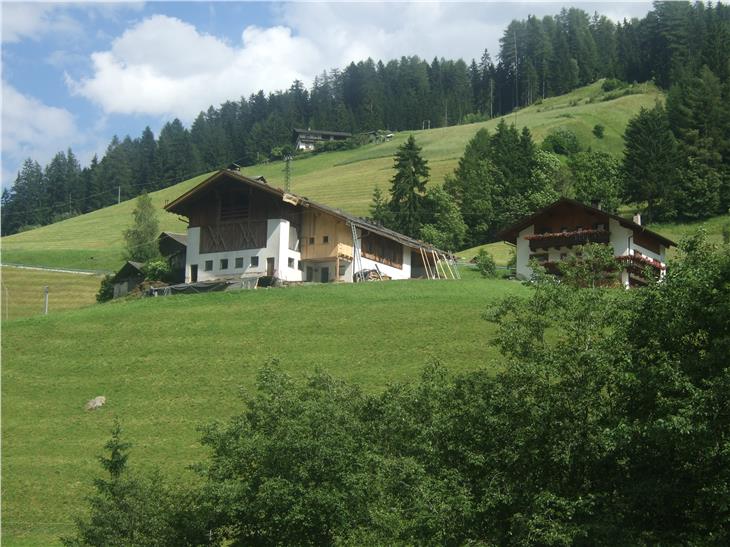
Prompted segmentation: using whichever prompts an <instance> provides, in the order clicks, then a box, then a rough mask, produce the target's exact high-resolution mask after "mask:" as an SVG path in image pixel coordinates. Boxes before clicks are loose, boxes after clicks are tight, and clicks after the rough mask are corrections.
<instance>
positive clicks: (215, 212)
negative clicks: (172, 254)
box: [165, 169, 455, 283]
mask: <svg viewBox="0 0 730 547" xmlns="http://www.w3.org/2000/svg"><path fill="white" fill-rule="evenodd" d="M165 209H166V210H167V211H168V212H170V213H173V214H176V215H179V216H183V217H186V218H187V219H188V233H187V252H186V271H185V281H186V282H188V283H190V282H196V281H209V280H220V279H240V278H244V277H273V278H277V279H280V280H283V281H290V282H297V281H310V282H323V283H326V282H330V281H346V282H352V281H355V280H358V279H360V278H362V277H363V276H364V275H366V274H365V273H367V275H370V274H373V275H376V276H378V277H381V278H390V279H409V278H412V277H431V278H441V277H449V276H450V277H453V276H454V275H455V274H454V272H453V270H452V269H451V265H450V263H449V260H447V257H446V256H445V254H444V253H443V252H441V251H439V250H438V249H436V248H434V247H433V246H432V245H429V244H427V243H424V242H422V241H418V240H415V239H412V238H410V237H407V236H405V235H403V234H399V233H397V232H394V231H392V230H388V229H387V228H383V227H382V226H379V225H376V224H373V223H372V222H369V221H367V220H365V219H363V218H360V217H357V216H353V215H350V214H347V213H345V212H343V211H341V210H339V209H333V208H331V207H328V206H326V205H322V204H319V203H315V202H313V201H310V200H308V199H307V198H304V197H301V196H297V195H295V194H291V193H288V192H285V191H284V190H282V189H280V188H275V187H272V186H270V185H269V184H266V183H265V182H263V181H261V180H256V179H252V178H249V177H246V176H244V175H242V174H241V173H239V172H237V171H233V170H227V169H225V170H221V171H218V172H216V173H214V174H213V175H211V176H210V177H208V178H207V179H206V180H204V181H203V182H201V183H200V184H198V185H197V186H196V187H194V188H192V189H191V190H189V191H188V192H186V193H185V194H183V195H181V196H180V197H178V198H177V199H175V200H174V201H173V202H171V203H169V204H167V205H166V206H165ZM364 272H365V273H364ZM373 272H374V273H373Z"/></svg>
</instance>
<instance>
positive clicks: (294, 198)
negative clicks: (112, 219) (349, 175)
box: [165, 169, 442, 252]
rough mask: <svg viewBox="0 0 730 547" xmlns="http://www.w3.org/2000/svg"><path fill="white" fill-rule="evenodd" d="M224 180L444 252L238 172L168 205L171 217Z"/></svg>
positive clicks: (218, 174) (403, 241) (215, 178)
mask: <svg viewBox="0 0 730 547" xmlns="http://www.w3.org/2000/svg"><path fill="white" fill-rule="evenodd" d="M222 179H228V180H234V181H236V182H240V183H241V184H244V185H247V186H252V187H254V188H257V189H259V190H262V191H264V192H268V193H270V194H273V195H275V196H278V197H279V198H281V200H282V201H284V202H286V203H289V204H291V205H294V206H298V207H308V208H312V209H316V210H318V211H322V212H323V213H327V214H329V215H332V216H334V217H337V218H339V219H340V220H343V221H345V222H346V223H347V224H352V225H354V226H356V227H358V228H361V229H363V230H367V231H368V232H371V233H374V234H378V235H380V236H383V237H385V238H388V239H392V240H393V241H397V242H398V243H401V244H403V245H406V246H408V247H415V248H423V249H425V250H435V251H438V252H442V251H440V250H438V249H436V247H434V246H433V245H431V244H430V243H425V242H423V241H420V240H417V239H413V238H411V237H408V236H406V235H403V234H400V233H398V232H396V231H394V230H390V229H388V228H385V227H383V226H379V225H377V224H374V223H373V222H371V221H369V220H367V219H364V218H362V217H358V216H355V215H351V214H349V213H346V212H345V211H342V210H341V209H335V208H334V207H329V206H328V205H323V204H321V203H317V202H314V201H310V200H309V199H307V198H306V197H302V196H298V195H296V194H292V193H291V192H285V191H284V190H282V189H281V188H275V187H273V186H270V185H268V184H266V183H264V182H261V181H259V180H256V179H252V178H249V177H246V176H244V175H242V174H241V173H239V172H238V171H230V170H227V169H221V170H220V171H218V172H216V173H214V174H213V175H211V176H210V177H208V178H207V179H205V180H204V181H202V182H201V183H200V184H198V185H197V186H195V187H193V188H191V189H190V190H188V191H187V192H185V193H184V194H183V195H181V196H180V197H178V198H177V199H175V200H173V201H172V202H171V203H168V204H167V205H165V210H166V211H168V212H170V213H175V214H178V215H182V216H187V215H186V211H187V205H188V204H189V203H190V202H192V201H193V199H194V198H195V197H196V196H197V195H198V194H200V193H201V192H202V191H204V190H206V189H207V188H210V187H212V186H213V185H215V184H216V183H217V182H218V181H220V180H222Z"/></svg>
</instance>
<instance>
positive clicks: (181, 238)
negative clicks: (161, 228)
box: [157, 232, 188, 247]
mask: <svg viewBox="0 0 730 547" xmlns="http://www.w3.org/2000/svg"><path fill="white" fill-rule="evenodd" d="M163 237H169V238H170V239H172V240H173V241H177V242H178V243H179V244H180V245H184V246H186V247H187V245H188V236H187V234H176V233H174V232H162V233H161V234H160V235H159V236H158V238H157V239H158V240H159V239H162V238H163Z"/></svg>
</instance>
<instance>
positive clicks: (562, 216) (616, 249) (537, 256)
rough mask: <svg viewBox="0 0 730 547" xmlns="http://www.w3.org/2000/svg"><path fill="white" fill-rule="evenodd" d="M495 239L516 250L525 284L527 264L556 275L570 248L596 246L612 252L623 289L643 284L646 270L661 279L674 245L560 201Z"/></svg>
mask: <svg viewBox="0 0 730 547" xmlns="http://www.w3.org/2000/svg"><path fill="white" fill-rule="evenodd" d="M499 236H500V237H501V238H502V239H503V240H505V241H508V242H510V243H513V244H514V245H515V246H516V254H517V257H516V258H517V277H518V278H520V279H529V278H530V277H531V275H532V269H531V268H530V267H529V261H530V259H534V260H536V261H537V262H538V263H540V264H541V265H542V266H543V267H545V269H546V270H547V271H548V272H550V273H554V274H560V268H558V264H559V263H560V262H561V261H562V260H563V259H565V258H567V257H568V256H570V255H572V254H575V252H576V247H578V246H580V245H584V244H586V243H602V244H606V245H609V246H610V247H611V248H612V249H613V255H614V256H615V257H616V259H617V261H618V263H619V265H620V272H621V283H622V284H623V285H624V286H625V287H629V286H631V285H642V284H644V283H645V282H646V279H645V278H644V273H645V270H646V268H649V269H650V270H652V271H653V272H654V275H656V276H657V277H662V276H663V275H664V272H665V270H666V267H667V266H666V261H667V259H666V256H667V249H668V248H669V247H670V246H675V245H676V244H675V243H674V242H673V241H672V240H670V239H667V238H666V237H664V236H662V235H660V234H658V233H656V232H653V231H651V230H649V229H647V228H646V227H645V226H642V225H641V217H640V216H639V215H636V216H635V217H634V219H633V220H629V219H626V218H622V217H620V216H618V215H614V214H611V213H608V212H606V211H603V210H601V209H600V208H598V207H591V206H588V205H585V204H583V203H580V202H578V201H575V200H572V199H568V198H560V199H559V200H557V201H555V202H554V203H552V204H550V205H548V206H547V207H545V208H543V209H540V210H539V211H537V212H536V213H534V214H532V215H530V216H527V217H525V218H523V219H522V220H520V221H518V222H517V223H515V224H514V225H512V226H510V227H509V228H507V229H505V230H503V231H502V232H501V233H500V234H499Z"/></svg>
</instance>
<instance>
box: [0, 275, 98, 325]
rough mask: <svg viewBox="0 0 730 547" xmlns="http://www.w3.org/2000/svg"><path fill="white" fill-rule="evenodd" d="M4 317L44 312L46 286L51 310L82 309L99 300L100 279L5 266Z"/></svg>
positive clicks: (18, 316) (90, 276)
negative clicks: (97, 296) (97, 294)
mask: <svg viewBox="0 0 730 547" xmlns="http://www.w3.org/2000/svg"><path fill="white" fill-rule="evenodd" d="M0 277H1V278H2V297H1V299H2V307H1V308H2V309H0V313H1V315H2V320H3V321H7V320H8V319H18V318H21V317H30V316H32V315H40V314H41V313H43V302H44V295H43V293H44V288H45V287H48V313H49V314H56V313H58V312H61V311H64V310H68V309H74V308H82V307H85V306H90V305H92V304H95V303H96V298H95V296H96V292H97V291H98V290H99V283H100V282H101V278H100V277H99V276H98V275H83V274H73V273H66V272H53V271H43V270H31V269H26V268H13V267H7V266H6V267H3V268H2V269H0Z"/></svg>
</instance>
